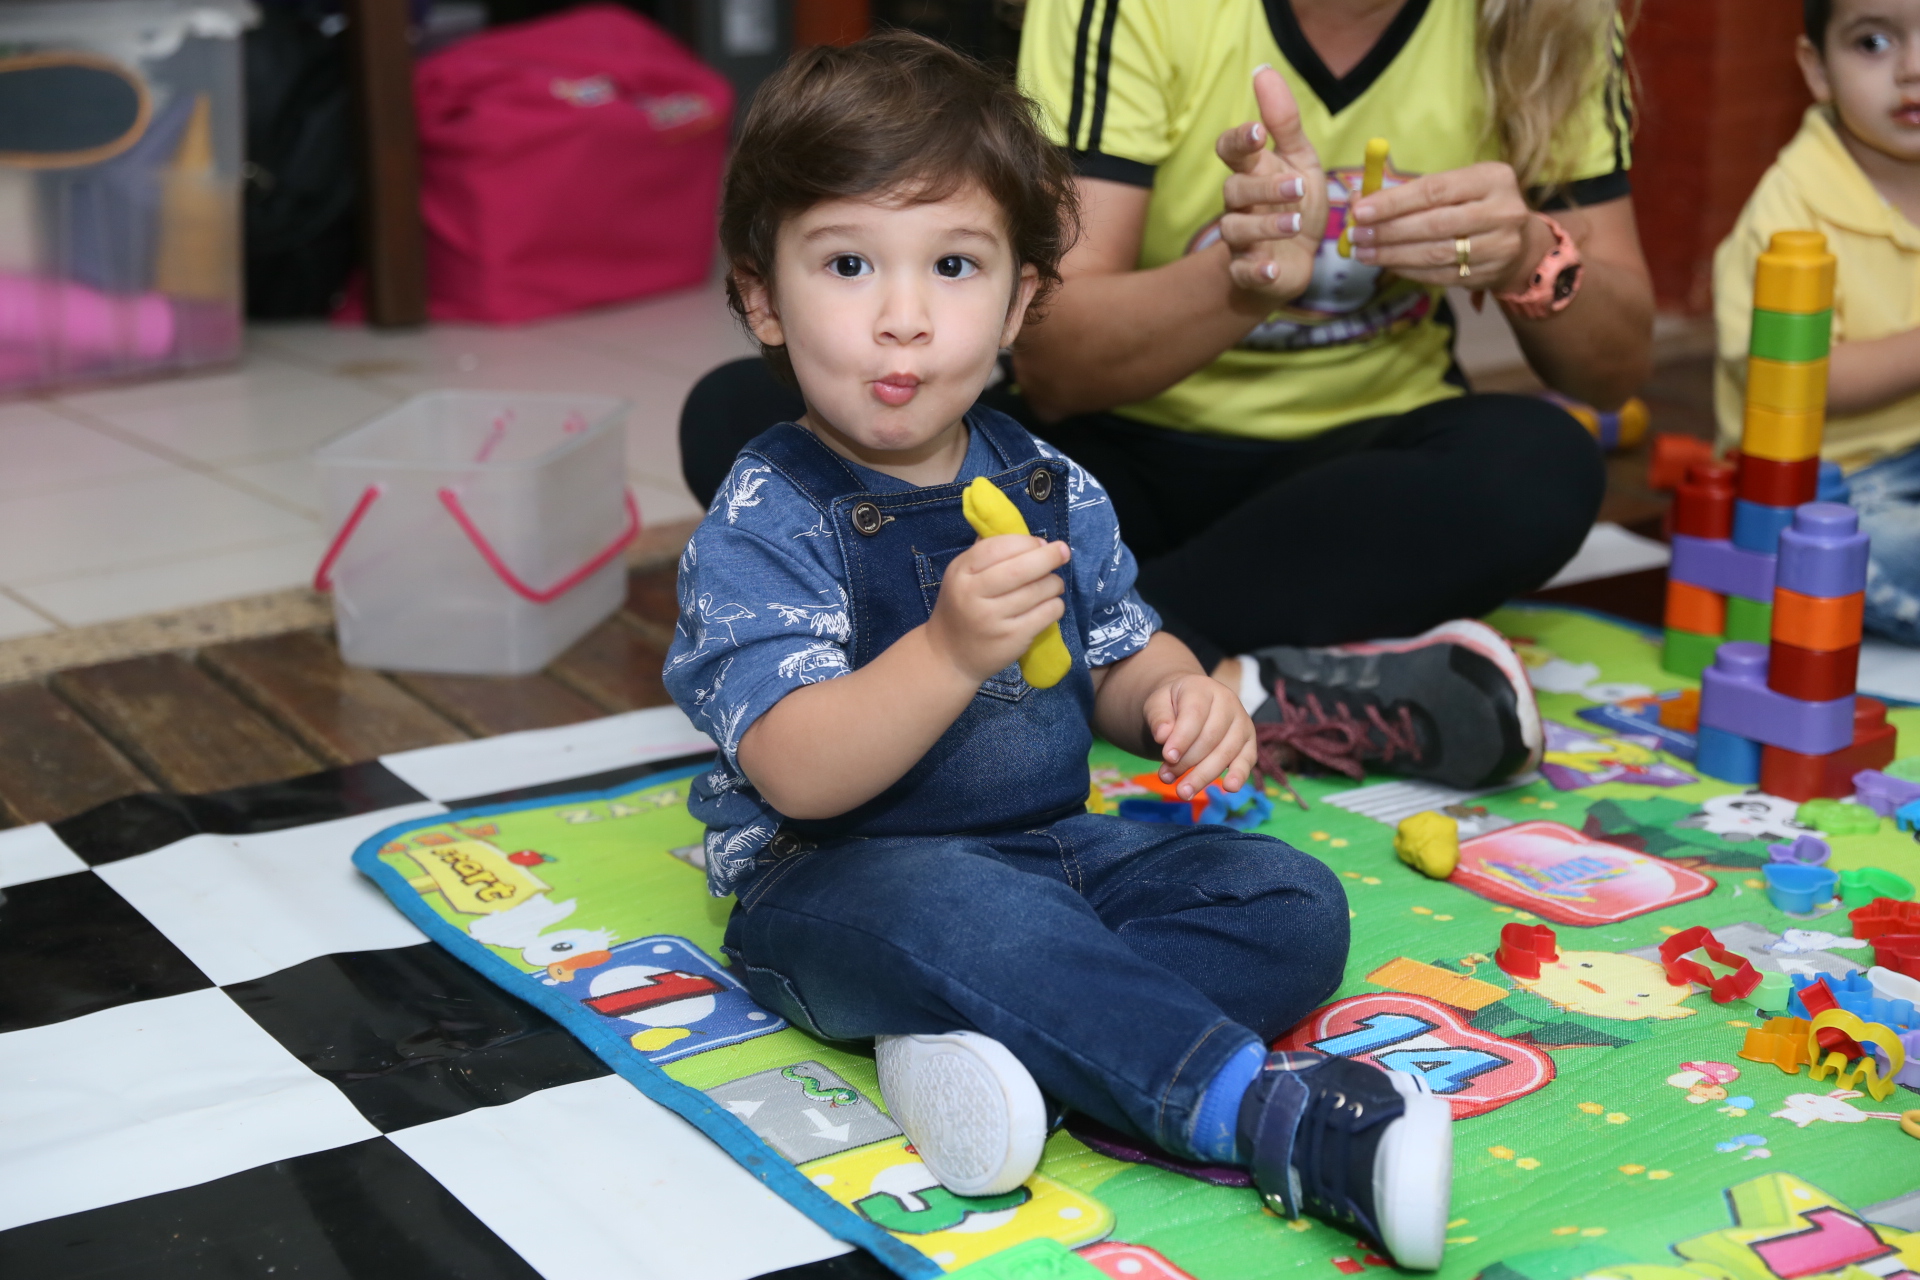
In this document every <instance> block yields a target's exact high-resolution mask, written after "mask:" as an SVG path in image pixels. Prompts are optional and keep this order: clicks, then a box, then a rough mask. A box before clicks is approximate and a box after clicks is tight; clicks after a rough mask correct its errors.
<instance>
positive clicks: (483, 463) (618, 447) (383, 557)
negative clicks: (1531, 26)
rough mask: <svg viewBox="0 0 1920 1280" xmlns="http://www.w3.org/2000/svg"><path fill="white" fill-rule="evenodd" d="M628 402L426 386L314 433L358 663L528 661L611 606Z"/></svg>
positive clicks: (634, 526) (347, 630)
mask: <svg viewBox="0 0 1920 1280" xmlns="http://www.w3.org/2000/svg"><path fill="white" fill-rule="evenodd" d="M626 410H627V404H626V402H625V401H622V400H614V399H610V398H606V397H599V396H569V395H535V394H515V393H511V392H477V391H476V392H467V391H436V392H433V393H431V394H428V395H423V396H416V397H414V398H413V399H412V400H409V401H407V402H406V403H405V404H403V405H401V406H400V407H399V408H397V409H394V410H393V411H392V412H390V413H387V414H383V415H382V416H380V417H378V418H376V419H374V420H373V421H372V422H369V423H368V424H367V425H366V426H364V427H358V428H355V429H354V430H353V431H350V432H348V433H347V434H346V435H344V436H341V437H339V438H338V439H336V440H333V441H331V442H329V443H328V444H325V445H322V446H321V447H320V449H319V450H318V451H316V453H315V455H314V456H315V458H316V460H317V461H318V462H319V465H320V475H321V480H322V484H323V486H324V490H325V495H326V505H327V519H328V527H329V529H330V530H332V534H333V541H332V543H331V545H330V547H329V549H328V551H327V555H326V558H325V559H324V560H323V561H322V562H321V564H320V567H319V570H318V572H317V573H316V574H315V585H316V586H317V587H318V588H320V589H321V590H328V589H330V590H331V591H332V592H333V615H334V623H335V626H336V628H337V630H338V632H339V637H340V652H341V655H342V657H344V658H345V659H346V661H348V662H349V663H352V664H353V665H355V666H362V667H379V668H384V669H388V670H400V671H442V672H456V673H461V674H468V675H521V674H524V673H526V672H529V671H537V670H539V669H540V668H541V667H543V666H545V665H546V664H547V663H548V662H550V661H552V660H553V659H554V658H555V657H556V656H558V655H559V653H560V652H561V651H562V650H563V649H565V648H566V647H567V646H568V645H570V644H572V643H573V642H574V641H575V640H578V639H579V638H580V637H581V636H582V635H584V634H586V633H587V632H588V631H589V630H591V629H592V628H593V627H594V626H595V625H596V624H597V623H599V622H600V621H601V620H602V619H604V618H606V617H607V616H608V615H609V614H611V613H612V612H613V611H614V610H615V609H617V608H619V606H620V601H621V600H622V599H623V598H624V597H625V594H626V573H625V567H626V560H625V557H624V556H623V555H621V552H622V551H623V550H624V549H625V547H626V545H627V543H628V542H629V541H631V540H632V538H633V535H634V534H635V533H637V532H638V531H639V527H640V517H639V513H638V512H637V510H636V509H635V507H634V505H633V499H632V497H631V495H629V494H628V492H627V488H626V479H625V476H626V467H625V463H626V437H625V433H624V432H623V431H622V430H621V424H622V422H623V420H624V419H625V417H626Z"/></svg>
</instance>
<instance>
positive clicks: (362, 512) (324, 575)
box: [313, 484, 380, 595]
mask: <svg viewBox="0 0 1920 1280" xmlns="http://www.w3.org/2000/svg"><path fill="white" fill-rule="evenodd" d="M379 496H380V486H379V485H377V484H370V485H368V486H367V487H366V489H365V491H364V492H362V493H361V495H360V499H359V501H357V502H355V503H354V504H353V510H352V511H349V512H348V513H347V518H346V520H345V521H343V522H342V523H341V525H340V532H338V533H336V534H334V535H333V541H332V542H330V543H328V544H327V553H326V554H325V555H323V556H321V557H320V567H319V568H318V569H315V570H314V571H313V589H314V590H315V591H318V592H320V593H321V594H323V595H324V594H325V593H327V592H329V591H331V590H333V562H334V561H335V560H338V559H339V558H340V553H341V552H342V551H345V550H346V549H347V539H348V538H351V537H352V536H353V531H354V530H355V529H358V528H359V527H360V521H361V520H363V519H365V518H366V514H367V508H368V507H371V506H372V505H373V500H374V499H375V498H377V497H379Z"/></svg>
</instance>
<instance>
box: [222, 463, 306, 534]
mask: <svg viewBox="0 0 1920 1280" xmlns="http://www.w3.org/2000/svg"><path fill="white" fill-rule="evenodd" d="M220 470H221V473H222V474H224V475H229V476H232V477H233V478H234V479H236V480H239V481H241V482H243V483H245V484H253V485H259V486H260V487H261V488H262V489H265V490H266V491H267V492H269V493H271V494H273V495H274V496H275V497H277V498H280V499H281V500H282V501H285V502H291V503H294V504H296V505H298V506H300V507H303V508H305V509H306V510H307V511H310V512H312V513H313V518H314V519H316V520H319V519H321V518H322V515H323V513H324V511H325V507H326V503H325V501H324V500H323V499H322V497H321V494H320V467H319V465H318V464H317V463H315V462H314V460H313V454H312V453H311V452H310V451H306V452H301V453H296V454H294V455H293V456H292V457H288V458H277V459H275V460H273V461H272V462H247V463H239V464H236V465H231V466H225V467H222V468H220Z"/></svg>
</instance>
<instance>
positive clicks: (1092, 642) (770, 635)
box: [666, 410, 1160, 897]
mask: <svg viewBox="0 0 1920 1280" xmlns="http://www.w3.org/2000/svg"><path fill="white" fill-rule="evenodd" d="M976 412H979V411H978V410H976ZM970 434H971V438H970V439H969V441H968V444H967V454H966V458H965V460H964V461H963V462H962V463H961V465H960V472H959V475H958V476H956V477H955V479H956V480H957V481H959V482H961V483H964V482H966V481H968V480H971V479H972V478H973V477H975V476H981V475H987V476H990V475H994V474H996V473H998V472H999V471H1001V470H1002V469H1003V467H1004V464H1003V463H1002V462H1001V461H1000V459H999V458H998V457H997V456H996V454H995V452H994V450H993V448H992V446H991V445H990V444H989V443H988V441H987V438H986V435H985V433H984V432H981V431H972V432H971V433H970ZM1034 443H1035V445H1036V446H1037V448H1038V451H1039V452H1040V454H1041V456H1043V457H1047V458H1060V459H1061V460H1062V461H1065V462H1066V464H1067V469H1068V486H1069V489H1068V515H1067V521H1068V523H1067V543H1068V545H1069V546H1070V547H1072V549H1073V558H1072V559H1071V560H1070V561H1069V563H1068V579H1069V590H1071V591H1072V592H1073V593H1074V595H1075V596H1076V598H1077V603H1078V605H1079V613H1078V615H1077V616H1079V617H1081V618H1085V619H1087V630H1086V635H1085V636H1084V638H1083V639H1084V643H1085V647H1086V655H1087V663H1088V665H1089V666H1094V667H1101V666H1107V665H1109V664H1111V663H1115V662H1118V661H1120V659H1122V658H1124V657H1126V656H1127V655H1128V654H1131V653H1134V652H1136V651H1137V650H1139V649H1140V648H1142V647H1143V646H1145V644H1146V643H1147V641H1148V640H1149V639H1150V638H1151V637H1152V635H1153V633H1154V632H1155V631H1157V630H1158V629H1159V627H1160V618H1159V615H1157V614H1156V613H1154V611H1153V610H1152V609H1151V608H1149V607H1148V606H1147V604H1146V603H1145V602H1144V601H1143V600H1141V599H1140V596H1139V593H1138V592H1136V591H1135V590H1134V587H1133V583H1134V577H1135V573H1136V570H1135V566H1134V560H1133V553H1132V552H1130V551H1128V550H1127V547H1126V544H1125V543H1123V542H1122V541H1121V540H1120V525H1119V522H1118V520H1117V519H1116V518H1115V516H1114V513H1113V504H1112V503H1111V502H1110V501H1109V500H1108V498H1107V492H1106V490H1105V489H1103V488H1101V487H1100V484H1099V482H1098V481H1096V480H1095V479H1094V478H1093V477H1092V476H1090V475H1088V474H1087V473H1086V472H1085V471H1084V470H1082V469H1081V468H1080V467H1079V466H1078V465H1076V464H1075V463H1074V462H1073V461H1072V460H1071V459H1066V458H1063V456H1062V455H1061V454H1060V452H1059V451H1058V450H1056V449H1053V448H1052V447H1050V446H1048V445H1047V444H1046V443H1045V442H1043V441H1038V440H1036V441H1035V442H1034ZM850 465H853V466H854V469H855V470H856V471H857V472H858V473H859V474H860V476H861V478H862V480H863V481H864V482H865V484H866V486H867V488H868V490H869V491H870V492H874V493H906V492H911V491H912V490H913V488H914V486H913V485H910V484H908V483H907V482H906V481H904V480H899V479H896V478H894V477H892V476H887V475H882V474H881V473H879V472H877V471H871V470H868V469H867V468H865V467H860V466H858V465H857V464H850ZM827 519H828V517H827V513H826V512H824V511H822V510H820V509H819V508H817V507H815V506H814V505H813V503H812V502H811V501H809V500H808V498H807V497H806V496H805V495H804V494H802V493H801V491H800V490H799V489H797V488H795V487H794V486H793V485H792V484H790V483H789V482H788V481H787V480H786V479H784V478H783V477H782V476H781V475H780V474H779V473H778V472H776V471H775V470H774V469H773V468H771V467H769V466H767V465H766V464H765V463H764V462H761V461H759V460H757V459H755V458H753V457H751V456H747V455H743V456H742V457H741V458H739V459H738V460H737V461H735V463H734V465H733V470H732V471H731V472H729V473H728V475H727V479H726V482H725V483H724V484H722V485H721V486H720V491H719V493H718V494H717V495H716V496H715V497H714V500H713V506H712V507H711V508H709V509H708V511H707V515H706V519H704V520H702V521H701V522H700V527H699V528H698V529H696V530H695V531H694V534H693V537H692V539H691V540H689V541H688V543H687V547H686V550H685V551H684V552H683V553H682V554H681V557H680V577H679V602H680V619H679V623H678V626H677V628H676V633H675V636H674V641H673V647H672V648H671V649H670V650H669V651H668V654H667V666H666V685H667V691H668V692H669V693H670V694H672V695H673V700H674V701H675V702H676V703H678V704H679V705H680V708H681V710H683V711H685V712H686V713H687V715H688V716H689V717H691V718H692V720H693V722H694V724H696V725H698V726H699V727H700V728H701V729H703V730H705V731H706V732H707V733H708V734H709V735H711V736H712V738H713V740H714V742H716V743H718V744H719V747H720V758H719V760H718V761H716V763H715V765H714V767H713V769H712V770H710V771H709V772H708V773H707V774H705V775H704V776H703V777H700V778H698V779H696V780H695V782H694V785H693V787H692V796H691V798H690V800H689V808H690V809H691V811H692V813H693V815H694V816H695V817H696V818H699V819H700V820H701V821H703V822H705V823H706V824H707V839H706V862H707V887H708V888H709V890H711V891H712V893H713V894H714V896H716V897H722V896H725V895H726V894H728V893H730V892H732V890H733V886H734V885H735V884H736V883H737V882H738V881H739V880H740V879H741V877H743V876H745V875H746V874H747V873H748V872H749V871H750V870H751V869H752V867H753V864H754V859H755V857H756V856H757V855H758V854H759V853H760V851H761V850H763V849H765V848H766V846H767V844H768V842H770V841H771V840H772V839H773V837H774V836H775V835H776V834H777V833H778V832H779V829H780V824H781V822H782V821H783V819H782V817H781V815H780V814H779V813H778V812H776V811H775V810H774V809H773V807H772V806H771V805H769V804H767V802H766V801H765V800H763V799H761V797H760V795H759V793H758V792H757V791H755V790H754V789H753V785H752V784H751V783H750V782H748V781H747V779H746V777H745V775H743V774H742V773H741V772H740V765H739V761H738V760H737V759H736V757H735V753H736V752H737V751H738V749H739V746H740V739H741V737H742V736H743V735H745V733H746V732H747V730H748V729H749V728H751V727H752V725H753V722H754V721H755V720H757V719H759V718H760V717H761V716H762V715H765V714H766V712H767V709H768V708H770V707H772V706H773V704H774V703H776V702H778V701H779V700H780V699H781V698H783V697H785V696H786V695H787V694H788V693H790V692H792V691H793V690H795V689H797V688H799V687H800V686H802V685H807V684H813V683H815V682H817V681H821V680H831V679H834V678H835V677H836V676H843V675H846V674H848V673H849V672H850V671H852V670H853V666H852V663H851V661H850V660H849V657H848V649H849V642H850V641H851V640H852V624H851V622H850V621H849V615H848V609H847V588H846V582H847V573H846V567H845V565H844V563H843V562H842V559H841V556H840V551H839V547H838V544H837V543H836V542H835V540H834V537H833V533H832V531H831V529H830V528H829V527H828V524H827Z"/></svg>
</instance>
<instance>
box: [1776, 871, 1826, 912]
mask: <svg viewBox="0 0 1920 1280" xmlns="http://www.w3.org/2000/svg"><path fill="white" fill-rule="evenodd" d="M1765 872H1766V877H1767V897H1768V899H1769V900H1770V901H1772V903H1773V905H1774V906H1776V907H1778V908H1779V909H1780V910H1782V911H1785V912H1787V913H1789V914H1790V915H1801V916H1803V915H1807V914H1809V913H1811V912H1812V911H1813V909H1814V908H1815V907H1817V906H1819V905H1820V904H1821V903H1823V902H1825V901H1827V899H1829V898H1831V897H1833V893H1834V889H1835V887H1836V886H1838V885H1839V883H1840V877H1839V875H1838V874H1837V873H1835V872H1832V871H1829V870H1827V869H1826V868H1825V867H1809V866H1806V865H1805V864H1803V863H1798V862H1773V863H1769V864H1767V866H1766V868H1765Z"/></svg>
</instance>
